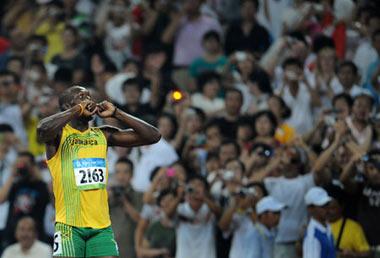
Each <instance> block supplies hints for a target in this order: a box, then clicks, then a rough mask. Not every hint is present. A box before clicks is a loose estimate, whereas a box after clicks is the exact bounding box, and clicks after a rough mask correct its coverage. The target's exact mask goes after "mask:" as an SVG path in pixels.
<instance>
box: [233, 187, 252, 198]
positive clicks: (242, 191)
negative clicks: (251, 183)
mask: <svg viewBox="0 0 380 258" xmlns="http://www.w3.org/2000/svg"><path fill="white" fill-rule="evenodd" d="M234 195H239V196H241V197H246V196H254V195H256V190H255V189H254V188H253V187H250V188H247V187H241V188H240V189H239V190H238V191H236V192H235V193H234Z"/></svg>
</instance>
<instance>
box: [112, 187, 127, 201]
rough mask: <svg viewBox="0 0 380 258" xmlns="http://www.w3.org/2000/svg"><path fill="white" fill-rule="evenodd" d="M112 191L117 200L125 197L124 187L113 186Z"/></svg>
mask: <svg viewBox="0 0 380 258" xmlns="http://www.w3.org/2000/svg"><path fill="white" fill-rule="evenodd" d="M111 191H112V193H113V195H114V196H115V198H120V197H123V196H125V194H126V193H125V188H124V187H123V186H113V187H111Z"/></svg>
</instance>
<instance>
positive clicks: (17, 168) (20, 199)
mask: <svg viewBox="0 0 380 258" xmlns="http://www.w3.org/2000/svg"><path fill="white" fill-rule="evenodd" d="M7 200H8V202H9V211H8V220H7V225H6V229H5V243H13V242H14V241H15V239H14V237H13V236H14V231H15V228H16V225H17V222H18V221H19V219H20V218H21V217H24V216H30V217H32V218H33V219H34V220H35V221H36V225H37V231H38V235H39V237H40V239H44V237H45V234H44V232H43V227H42V226H43V218H44V214H45V208H46V205H47V204H48V202H49V192H48V189H47V186H46V184H45V183H44V182H43V181H42V180H41V179H40V177H39V173H38V171H37V168H36V163H35V160H34V156H33V154H31V153H30V152H20V153H19V154H18V157H17V160H16V162H15V164H14V167H13V170H12V173H11V175H10V177H9V178H8V180H7V181H6V182H5V184H4V185H3V187H2V188H1V189H0V203H3V202H5V201H7Z"/></svg>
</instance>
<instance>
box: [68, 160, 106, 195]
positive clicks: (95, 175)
mask: <svg viewBox="0 0 380 258" xmlns="http://www.w3.org/2000/svg"><path fill="white" fill-rule="evenodd" d="M73 167H74V175H75V183H76V185H77V187H78V188H79V189H80V190H93V189H101V188H105V187H106V161H105V159H101V158H89V159H76V160H73Z"/></svg>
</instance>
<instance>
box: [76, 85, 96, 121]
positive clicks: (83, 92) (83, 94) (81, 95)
mask: <svg viewBox="0 0 380 258" xmlns="http://www.w3.org/2000/svg"><path fill="white" fill-rule="evenodd" d="M73 95H74V96H73V99H72V101H71V103H70V104H71V105H70V106H71V107H73V106H75V105H78V104H80V103H82V102H83V101H90V102H91V103H92V105H88V106H87V107H91V108H92V110H93V108H95V107H96V102H95V101H94V99H93V98H92V96H91V94H90V92H89V91H88V90H87V89H85V88H83V87H80V89H79V90H78V91H77V92H76V93H74V94H73ZM92 110H90V111H92ZM92 118H93V116H81V119H84V120H86V121H90V120H91V119H92Z"/></svg>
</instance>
